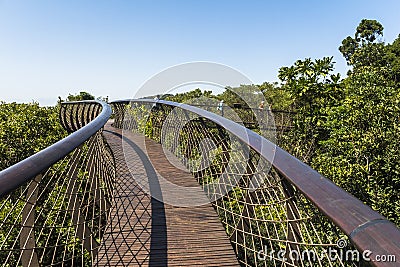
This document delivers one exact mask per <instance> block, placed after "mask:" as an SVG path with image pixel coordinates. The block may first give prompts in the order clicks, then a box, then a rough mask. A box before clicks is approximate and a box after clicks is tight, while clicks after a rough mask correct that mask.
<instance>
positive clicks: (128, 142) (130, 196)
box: [95, 124, 239, 266]
mask: <svg viewBox="0 0 400 267" xmlns="http://www.w3.org/2000/svg"><path fill="white" fill-rule="evenodd" d="M104 135H105V137H106V139H107V141H108V143H109V144H110V146H111V148H112V150H113V152H114V156H115V159H116V168H117V178H116V183H115V192H114V196H115V198H114V203H113V207H112V209H111V218H110V223H109V225H108V226H107V228H106V231H105V235H104V238H103V243H102V244H101V246H100V249H99V252H98V258H97V261H96V262H95V265H97V266H194V265H202V266H239V263H238V261H237V259H236V255H235V252H234V251H233V248H232V246H231V244H230V241H229V239H228V237H227V235H226V233H225V230H224V228H223V226H222V224H221V222H220V220H219V219H218V216H217V214H216V213H215V210H214V209H213V207H212V205H211V204H210V203H207V204H203V205H201V206H195V207H190V206H189V207H182V206H177V205H171V204H168V203H171V202H170V201H172V200H180V201H187V199H185V197H182V194H180V193H179V192H182V189H180V190H171V188H170V187H169V185H168V183H169V182H171V183H174V184H177V185H181V186H182V187H183V189H185V188H184V187H186V188H188V190H189V189H190V196H191V197H192V200H193V199H194V200H195V201H197V202H199V203H206V202H207V197H206V195H205V194H204V192H203V190H202V189H201V187H200V186H199V185H198V183H197V181H196V180H195V179H194V178H193V176H192V175H191V174H190V173H189V172H187V171H186V170H185V169H184V167H183V166H182V165H180V162H179V161H178V159H176V158H174V157H173V156H171V155H168V159H167V158H166V157H165V156H164V152H163V149H162V146H161V145H160V144H157V143H156V142H154V141H152V140H150V139H147V138H146V139H145V138H143V137H142V136H139V135H135V134H126V133H124V137H122V134H121V130H119V129H115V128H113V127H111V126H110V125H109V124H107V126H106V127H105V131H104ZM126 159H127V160H126ZM171 162H172V163H171ZM177 166H178V167H177ZM130 170H131V171H130ZM131 173H132V174H131ZM161 177H162V179H160V178H161ZM149 192H151V195H153V196H155V198H154V197H151V196H150V194H149ZM160 200H161V201H160ZM163 200H166V201H163Z"/></svg>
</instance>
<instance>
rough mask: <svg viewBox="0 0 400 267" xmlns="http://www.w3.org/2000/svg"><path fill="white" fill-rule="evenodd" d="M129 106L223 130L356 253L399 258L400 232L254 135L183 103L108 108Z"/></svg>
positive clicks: (326, 180) (129, 101)
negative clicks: (161, 110)
mask: <svg viewBox="0 0 400 267" xmlns="http://www.w3.org/2000/svg"><path fill="white" fill-rule="evenodd" d="M131 102H145V103H151V104H165V105H170V106H175V107H179V108H182V109H184V110H187V111H190V112H194V113H197V114H198V115H200V116H203V117H205V118H207V119H209V120H211V121H213V122H215V123H217V124H219V125H221V126H223V127H224V128H225V129H226V130H227V131H229V132H231V133H232V134H234V135H236V136H237V137H238V138H239V139H241V140H242V141H243V142H245V143H246V144H247V145H249V146H250V147H251V148H253V149H254V150H255V151H257V152H258V153H259V154H260V155H262V156H263V157H264V158H265V159H267V160H268V161H269V162H270V163H271V164H272V165H273V166H274V167H275V168H276V169H277V170H279V172H280V173H281V174H282V175H283V176H284V177H285V178H286V179H287V180H288V181H289V182H290V183H292V184H293V185H294V186H295V187H296V188H297V189H298V190H300V191H301V192H302V193H303V194H304V196H305V197H306V198H308V199H309V200H310V201H311V202H312V203H313V204H314V205H315V206H316V207H317V208H318V209H319V210H320V211H321V212H322V213H323V214H324V215H326V216H327V217H328V218H329V219H330V220H331V221H332V222H333V223H334V224H335V225H336V226H338V227H339V228H340V229H341V230H342V231H343V232H344V233H345V234H346V235H347V236H348V237H349V238H350V239H351V240H352V243H353V244H354V245H355V246H356V247H357V248H358V249H359V250H360V251H367V250H369V251H370V250H371V249H374V250H373V251H372V252H373V254H381V255H382V254H383V253H390V252H392V253H398V254H399V255H400V229H399V228H398V227H397V226H396V225H395V224H394V223H392V222H390V221H389V220H387V219H386V218H385V217H384V216H382V215H381V214H379V213H378V212H376V211H374V210H372V208H371V207H369V206H367V205H366V204H364V203H363V202H362V201H361V200H359V199H357V198H356V197H354V196H353V195H351V194H350V193H348V192H347V191H345V190H344V189H342V188H340V187H339V186H337V185H336V184H334V183H333V182H332V181H331V180H329V179H328V178H326V177H324V176H323V175H321V174H320V173H318V172H317V171H316V170H314V169H313V168H311V167H310V166H308V165H307V164H305V163H303V162H302V161H300V160H299V159H297V158H296V157H294V156H292V155H291V154H289V153H288V152H287V151H285V150H283V149H282V148H280V147H279V146H277V145H276V144H274V143H272V142H271V141H269V140H267V139H266V138H264V137H262V136H260V135H258V134H257V133H255V132H254V131H252V130H250V129H247V128H245V127H244V126H242V125H240V124H238V123H236V122H233V121H231V120H229V119H226V118H224V117H221V116H219V115H217V114H215V113H212V112H209V111H206V110H204V109H201V108H197V107H194V106H190V105H187V104H183V103H176V102H172V101H166V100H152V99H124V100H116V101H112V102H110V104H111V105H112V104H114V103H121V104H123V103H127V104H129V103H131ZM288 163H290V164H288ZM378 229H384V230H385V233H382V232H381V231H378ZM386 255H388V254H386ZM373 264H376V263H373Z"/></svg>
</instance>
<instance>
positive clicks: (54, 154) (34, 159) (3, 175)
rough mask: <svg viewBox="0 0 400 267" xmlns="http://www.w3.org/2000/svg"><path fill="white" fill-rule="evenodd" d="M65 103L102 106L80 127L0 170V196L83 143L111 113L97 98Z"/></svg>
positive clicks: (107, 106) (99, 127)
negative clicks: (96, 114)
mask: <svg viewBox="0 0 400 267" xmlns="http://www.w3.org/2000/svg"><path fill="white" fill-rule="evenodd" d="M65 103H67V104H73V103H98V104H100V105H101V106H102V110H101V113H100V114H99V115H98V116H97V117H96V118H95V119H94V120H92V121H91V122H89V123H88V124H87V125H85V126H84V127H82V128H81V129H79V130H77V131H76V132H73V133H71V134H69V135H68V136H67V137H65V138H63V139H61V140H60V141H58V142H56V143H54V144H53V145H51V146H49V147H47V148H45V149H43V150H41V151H39V152H37V153H36V154H34V155H32V156H30V157H28V158H26V159H24V160H22V161H20V162H18V163H16V164H14V165H12V166H10V167H8V168H7V169H4V170H2V171H1V172H0V197H2V196H4V195H7V194H9V193H10V192H12V191H14V190H15V189H17V188H18V187H19V186H21V185H23V184H24V183H26V182H28V181H29V180H31V179H33V178H34V177H35V176H36V175H38V174H40V173H41V172H43V171H44V170H46V169H47V168H49V167H50V166H51V165H53V164H54V163H56V162H57V161H59V160H60V159H62V158H63V157H65V156H66V155H68V154H69V153H70V152H71V151H72V150H74V149H75V148H77V147H78V146H80V145H81V144H82V143H84V142H85V141H86V140H88V139H89V138H90V137H91V136H92V135H93V134H95V133H96V132H97V131H98V130H100V129H101V128H102V127H103V126H104V125H105V124H106V122H107V121H108V119H109V117H110V116H111V113H112V110H111V107H110V106H109V105H108V104H107V103H105V102H102V101H99V100H87V101H75V102H65Z"/></svg>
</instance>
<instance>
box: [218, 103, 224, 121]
mask: <svg viewBox="0 0 400 267" xmlns="http://www.w3.org/2000/svg"><path fill="white" fill-rule="evenodd" d="M217 110H220V111H221V116H222V117H223V116H224V100H221V101H220V102H219V103H218V107H217Z"/></svg>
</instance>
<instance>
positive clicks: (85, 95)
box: [67, 92, 94, 101]
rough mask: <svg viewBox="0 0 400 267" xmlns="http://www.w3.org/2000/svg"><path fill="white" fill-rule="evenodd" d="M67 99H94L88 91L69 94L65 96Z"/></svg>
mask: <svg viewBox="0 0 400 267" xmlns="http://www.w3.org/2000/svg"><path fill="white" fill-rule="evenodd" d="M67 100H68V101H81V100H94V96H93V95H91V94H89V93H88V92H80V93H79V94H76V95H72V94H69V95H68V97H67Z"/></svg>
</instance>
